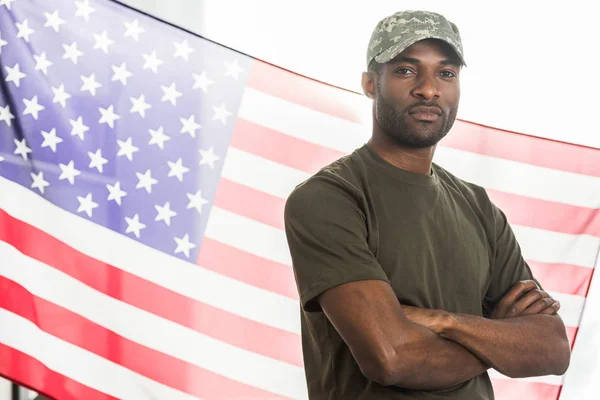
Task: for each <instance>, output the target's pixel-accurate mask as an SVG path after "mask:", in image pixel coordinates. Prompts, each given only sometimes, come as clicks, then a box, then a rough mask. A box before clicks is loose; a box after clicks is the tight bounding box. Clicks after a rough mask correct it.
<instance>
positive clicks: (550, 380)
mask: <svg viewBox="0 0 600 400" xmlns="http://www.w3.org/2000/svg"><path fill="white" fill-rule="evenodd" d="M488 374H489V376H490V378H492V379H504V380H507V379H508V380H514V381H521V382H535V383H546V384H548V385H556V386H560V385H562V382H563V379H564V375H545V376H531V377H528V378H510V377H508V376H506V375H502V374H501V373H500V372H498V371H496V370H495V369H490V370H489V371H488Z"/></svg>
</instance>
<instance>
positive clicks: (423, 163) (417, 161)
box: [368, 133, 436, 175]
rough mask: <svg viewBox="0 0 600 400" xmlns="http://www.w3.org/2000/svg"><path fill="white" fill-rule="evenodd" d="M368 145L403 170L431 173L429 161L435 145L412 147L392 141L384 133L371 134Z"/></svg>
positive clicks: (423, 173)
mask: <svg viewBox="0 0 600 400" xmlns="http://www.w3.org/2000/svg"><path fill="white" fill-rule="evenodd" d="M368 145H369V146H370V147H371V148H372V149H373V150H374V151H375V152H376V153H377V154H379V156H380V157H381V158H383V159H384V160H385V161H387V162H389V163H390V164H392V165H394V166H396V167H398V168H401V169H403V170H405V171H409V172H414V173H417V174H422V175H430V174H431V163H432V160H433V155H434V153H435V148H436V146H431V147H425V148H412V147H406V146H402V145H400V144H398V143H395V142H393V141H392V140H391V139H389V138H388V137H387V136H386V135H384V134H379V135H377V134H375V133H374V134H373V136H372V137H371V139H370V140H369V142H368Z"/></svg>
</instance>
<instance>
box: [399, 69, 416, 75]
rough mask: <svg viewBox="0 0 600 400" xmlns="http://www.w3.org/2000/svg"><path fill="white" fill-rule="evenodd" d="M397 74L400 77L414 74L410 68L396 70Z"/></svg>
mask: <svg viewBox="0 0 600 400" xmlns="http://www.w3.org/2000/svg"><path fill="white" fill-rule="evenodd" d="M396 73H397V74H400V75H408V74H412V73H413V72H412V71H411V70H410V69H408V68H398V69H397V70H396Z"/></svg>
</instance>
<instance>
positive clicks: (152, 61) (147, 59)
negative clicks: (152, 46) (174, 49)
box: [142, 50, 164, 74]
mask: <svg viewBox="0 0 600 400" xmlns="http://www.w3.org/2000/svg"><path fill="white" fill-rule="evenodd" d="M142 57H144V66H143V67H142V68H143V69H151V70H152V72H154V73H155V74H157V73H158V67H159V66H161V65H162V64H163V63H164V62H163V61H162V60H159V59H158V57H157V56H156V50H154V51H153V52H152V54H142Z"/></svg>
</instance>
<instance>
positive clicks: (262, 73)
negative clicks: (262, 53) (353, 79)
mask: <svg viewBox="0 0 600 400" xmlns="http://www.w3.org/2000/svg"><path fill="white" fill-rule="evenodd" d="M248 86H249V87H251V88H253V89H256V90H259V91H261V92H263V93H267V94H270V95H271V96H275V97H279V98H280V99H283V100H286V101H289V102H291V103H296V104H299V105H301V106H303V107H307V108H311V109H313V110H315V111H319V112H322V113H325V114H329V115H332V116H334V117H338V118H343V119H346V120H348V121H352V122H358V123H360V122H361V120H360V118H359V117H360V111H361V109H360V102H361V100H363V99H361V98H360V96H358V95H357V94H355V93H353V92H350V91H345V90H344V89H340V88H337V87H335V86H331V85H328V84H325V83H322V82H318V81H316V80H313V79H309V78H306V77H304V76H301V75H298V74H295V73H291V72H290V71H286V70H284V69H282V68H279V67H275V66H273V65H270V64H267V63H264V62H261V61H255V62H254V63H253V65H252V69H251V70H250V73H249V76H248ZM365 101H366V100H365Z"/></svg>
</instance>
